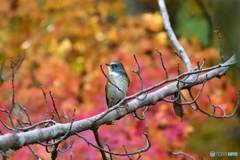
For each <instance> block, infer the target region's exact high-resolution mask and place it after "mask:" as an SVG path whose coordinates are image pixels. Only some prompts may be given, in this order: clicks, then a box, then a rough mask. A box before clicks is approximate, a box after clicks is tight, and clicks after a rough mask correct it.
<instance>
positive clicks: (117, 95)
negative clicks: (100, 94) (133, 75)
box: [108, 77, 128, 105]
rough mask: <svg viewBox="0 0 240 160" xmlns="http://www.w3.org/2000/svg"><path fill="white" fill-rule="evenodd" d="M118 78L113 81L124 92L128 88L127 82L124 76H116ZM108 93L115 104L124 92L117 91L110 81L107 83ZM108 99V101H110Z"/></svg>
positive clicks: (122, 96)
mask: <svg viewBox="0 0 240 160" xmlns="http://www.w3.org/2000/svg"><path fill="white" fill-rule="evenodd" d="M117 79H118V80H115V81H113V83H114V84H115V85H116V86H118V87H119V88H120V89H121V90H122V91H123V92H124V93H125V94H126V93H127V90H128V83H127V80H126V78H124V77H118V78H117ZM108 93H112V94H111V96H110V97H111V99H112V104H113V105H115V104H116V103H117V102H118V101H119V100H121V99H123V98H124V96H125V95H124V94H123V93H122V92H121V91H119V90H118V89H117V88H116V87H115V86H113V85H112V84H111V83H109V88H108ZM111 99H110V101H111Z"/></svg>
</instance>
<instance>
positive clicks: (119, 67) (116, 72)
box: [105, 61, 130, 125]
mask: <svg viewBox="0 0 240 160" xmlns="http://www.w3.org/2000/svg"><path fill="white" fill-rule="evenodd" d="M105 64H106V65H107V68H108V78H109V80H110V81H111V82H112V83H113V84H115V85H116V86H118V87H119V88H120V89H121V90H122V91H123V92H124V94H123V93H122V92H121V91H119V90H118V89H117V88H116V87H115V86H114V85H112V84H111V83H110V82H109V81H108V79H107V80H106V83H105V95H106V101H107V106H108V108H111V107H112V106H114V105H116V104H117V103H119V102H120V101H121V100H122V99H123V98H124V97H125V95H126V93H127V91H128V87H129V85H130V79H129V77H128V75H127V73H126V71H125V69H124V66H123V64H122V63H121V62H118V61H112V62H110V63H105ZM113 124H114V121H112V122H111V123H107V125H113Z"/></svg>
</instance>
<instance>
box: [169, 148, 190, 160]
mask: <svg viewBox="0 0 240 160" xmlns="http://www.w3.org/2000/svg"><path fill="white" fill-rule="evenodd" d="M169 152H170V153H171V154H173V155H184V156H187V157H189V158H191V159H192V160H195V159H194V158H193V157H192V156H190V155H189V154H187V153H184V152H178V153H174V152H172V151H170V150H169Z"/></svg>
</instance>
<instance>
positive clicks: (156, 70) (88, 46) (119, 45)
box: [0, 0, 237, 160]
mask: <svg viewBox="0 0 240 160" xmlns="http://www.w3.org/2000/svg"><path fill="white" fill-rule="evenodd" d="M124 8H125V4H124V3H123V2H122V1H121V0H114V1H110V2H109V1H93V0H90V1H79V0H78V1H77V0H71V1H60V0H57V1H44V0H40V1H24V0H13V1H2V2H1V5H0V13H1V16H0V19H1V23H0V28H1V29H0V36H1V40H0V42H1V43H0V52H1V55H0V56H1V60H2V61H3V60H5V61H6V63H5V66H4V68H5V73H8V72H10V57H11V56H13V59H14V61H15V62H17V60H18V58H19V56H20V55H21V53H22V49H26V58H25V60H24V61H23V64H22V65H21V67H20V69H19V70H18V71H17V73H16V74H15V88H16V98H15V99H16V104H17V105H21V106H22V107H25V108H26V109H27V110H28V111H29V113H30V116H31V120H32V122H33V123H36V122H39V121H42V120H45V119H46V107H45V102H44V98H43V94H42V91H41V89H40V88H39V86H40V85H41V86H42V87H43V89H44V90H47V91H50V90H51V91H52V94H53V97H54V99H55V102H56V106H57V108H58V110H59V112H60V114H61V115H63V110H65V111H66V112H67V114H68V117H69V118H71V116H72V113H73V110H74V109H76V116H75V121H77V120H80V119H84V118H88V117H90V116H94V115H96V114H98V113H101V112H103V111H105V110H106V109H107V105H106V100H105V93H104V87H105V86H104V85H105V80H106V79H105V77H104V75H103V74H102V72H101V70H100V67H99V66H100V64H105V63H109V62H111V61H114V60H117V61H120V62H122V63H123V65H124V66H125V69H126V71H127V73H128V75H129V77H130V80H131V84H130V88H129V91H128V94H127V95H131V94H133V93H136V92H137V91H139V89H140V80H139V78H138V76H137V75H136V74H135V73H132V72H130V69H132V70H136V69H137V65H136V63H135V61H134V58H133V54H136V57H137V59H138V61H139V64H140V66H141V76H142V78H143V82H144V88H146V87H148V86H152V85H154V84H156V83H159V82H161V81H163V80H164V79H165V72H164V70H163V68H162V65H161V61H160V57H159V54H158V53H157V52H156V51H155V48H157V49H158V50H159V51H161V52H162V54H163V59H164V62H165V66H166V68H167V70H168V72H169V76H170V77H175V76H177V74H178V73H177V63H178V62H180V71H181V72H185V71H186V70H185V67H184V64H183V63H182V61H181V60H180V59H179V58H178V57H177V56H176V55H175V54H174V51H175V50H174V48H173V47H172V45H171V43H170V41H169V40H168V37H167V34H166V32H165V31H164V28H163V24H162V18H161V16H160V14H159V13H158V12H156V13H144V14H140V15H137V16H131V15H128V14H127V13H126V12H125V10H124ZM179 41H180V43H181V44H182V46H183V47H184V49H185V50H186V52H187V53H188V55H189V58H190V59H191V61H192V62H193V66H194V67H195V66H196V62H197V61H200V63H202V61H203V57H205V58H206V65H205V67H208V66H212V65H213V64H215V63H216V61H217V60H219V58H220V57H219V50H218V49H215V48H212V47H210V48H202V47H201V46H200V45H199V42H198V39H197V37H194V38H192V41H187V40H186V39H185V38H184V37H182V38H180V39H179ZM104 70H105V72H106V73H107V68H106V67H105V66H104ZM200 88H201V85H198V86H196V87H194V88H193V91H194V92H193V93H194V95H196V94H197V92H198V91H199V90H200ZM183 93H185V94H184V95H185V96H186V97H187V99H189V100H190V97H189V95H188V93H187V92H184V91H183ZM206 93H208V94H209V95H211V98H212V102H213V103H214V104H220V105H222V107H223V109H225V110H226V112H227V113H232V111H233V107H234V105H235V103H236V100H237V94H236V88H235V87H234V86H232V85H231V84H230V83H228V81H227V78H226V77H222V78H221V79H220V80H219V79H213V80H211V81H209V82H207V83H206V86H205V87H204V90H203V93H202V95H201V96H200V98H199V100H198V103H199V105H201V107H202V108H203V109H205V110H206V111H208V112H212V110H213V108H212V107H211V105H210V104H209V101H208V98H207V96H206ZM0 95H1V96H0V108H2V109H3V108H9V107H10V106H11V98H12V87H11V80H8V81H5V82H4V83H2V84H1V86H0ZM229 95H230V96H229ZM168 99H170V97H168ZM47 100H48V107H49V113H48V117H50V116H51V112H54V109H53V105H52V101H51V98H50V96H49V94H48V93H47ZM184 107H185V110H186V115H185V116H184V119H183V122H181V119H180V118H179V117H177V116H176V115H175V113H174V110H173V107H172V104H170V103H166V102H159V103H157V104H156V105H155V106H149V110H148V111H147V113H146V119H145V120H144V121H139V120H138V119H136V118H134V117H133V116H132V115H131V114H129V115H127V116H125V117H124V118H122V119H120V120H118V121H116V123H115V125H114V126H106V125H104V126H101V127H100V129H99V134H100V137H101V140H102V142H103V143H108V144H109V146H110V147H111V148H112V150H113V151H114V152H118V153H123V152H125V151H124V148H123V147H122V145H123V144H124V145H125V146H126V148H127V149H128V151H129V152H132V151H137V150H139V149H141V148H144V147H145V144H146V142H145V137H144V136H143V135H142V132H145V130H146V127H145V126H146V125H148V127H149V134H150V136H149V138H150V141H151V143H152V146H151V148H150V149H149V151H147V152H145V153H143V154H142V158H141V159H144V160H152V159H167V160H170V159H179V160H180V159H182V156H178V157H176V156H172V155H170V154H169V153H168V150H172V151H185V152H187V153H190V154H191V155H193V157H195V158H196V159H200V155H199V154H198V152H195V151H192V150H191V148H189V147H188V144H189V139H190V136H191V133H194V131H195V128H196V126H193V125H191V124H190V122H191V121H192V120H194V119H197V122H198V125H201V124H202V123H203V122H204V121H211V118H209V117H208V116H206V115H203V114H202V113H200V112H195V111H194V110H193V109H191V107H189V106H184ZM138 113H139V114H140V111H138ZM216 114H218V115H221V114H222V112H221V111H220V110H216ZM13 115H14V117H15V118H19V115H18V114H17V112H16V111H14V112H13ZM140 116H141V114H140ZM1 118H2V119H3V120H4V121H5V122H6V123H8V124H10V123H9V120H8V118H7V115H6V114H5V113H1ZM56 118H57V117H56V116H55V117H54V119H56ZM14 121H15V122H16V120H14ZM225 121H227V120H225ZM61 122H62V123H66V120H65V119H64V118H63V117H62V119H61ZM221 123H225V122H224V120H221ZM0 130H1V131H2V132H3V133H4V134H5V133H8V132H9V131H8V130H6V129H5V128H4V127H3V125H2V124H0ZM80 134H82V135H83V136H85V137H86V138H87V139H88V140H89V141H91V142H94V143H95V140H94V136H93V133H92V132H91V131H85V132H83V133H80ZM73 139H74V144H73V151H74V152H73V159H76V160H77V159H91V160H95V159H101V154H100V152H99V151H98V150H97V149H95V148H93V147H89V146H88V145H87V143H86V142H85V141H84V140H82V139H80V138H78V137H73ZM68 145H69V140H66V141H64V142H63V143H61V145H60V149H66V148H67V147H68ZM32 148H33V150H34V151H35V152H36V153H37V154H38V155H39V156H40V157H41V158H42V159H49V157H50V155H49V154H47V153H46V151H45V148H44V147H42V146H40V145H33V146H32ZM206 154H208V153H206ZM8 155H9V156H10V159H19V160H21V159H24V160H25V159H34V158H35V157H34V155H33V154H32V153H31V151H30V150H29V149H28V148H27V147H24V148H21V149H20V150H18V151H16V152H13V151H9V152H8ZM208 155H209V154H208ZM208 155H207V156H208ZM132 157H133V158H134V159H136V158H137V155H136V156H132ZM58 159H69V152H67V153H64V154H62V153H59V155H58ZM115 159H126V157H115Z"/></svg>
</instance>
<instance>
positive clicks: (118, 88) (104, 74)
mask: <svg viewBox="0 0 240 160" xmlns="http://www.w3.org/2000/svg"><path fill="white" fill-rule="evenodd" d="M100 68H101V70H102V73H103V74H104V76H105V77H106V78H107V80H108V82H109V83H111V84H112V85H113V86H114V87H116V88H117V89H118V90H119V91H120V92H122V93H123V94H124V95H125V96H126V94H125V93H124V92H123V90H121V89H120V88H119V87H118V86H117V85H115V84H114V83H113V82H112V81H111V80H110V79H109V78H108V76H107V75H106V73H105V72H104V70H103V68H102V65H101V64H100Z"/></svg>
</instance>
